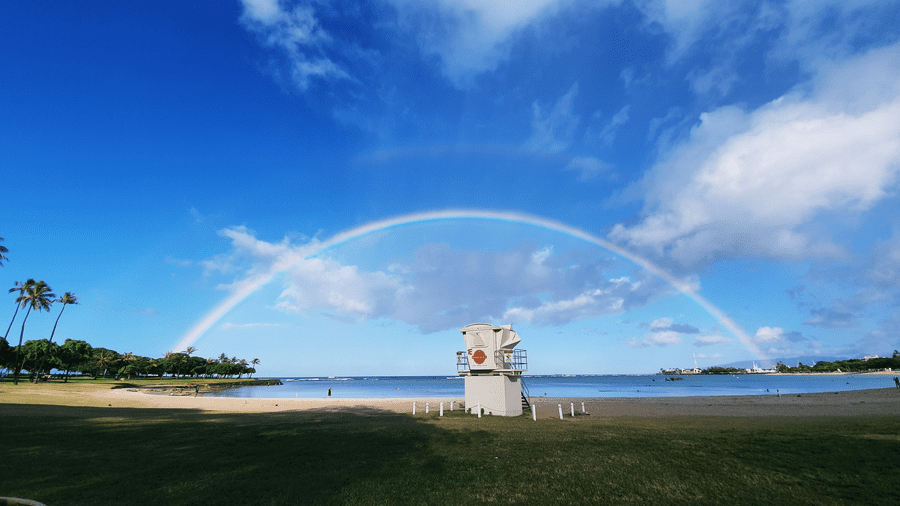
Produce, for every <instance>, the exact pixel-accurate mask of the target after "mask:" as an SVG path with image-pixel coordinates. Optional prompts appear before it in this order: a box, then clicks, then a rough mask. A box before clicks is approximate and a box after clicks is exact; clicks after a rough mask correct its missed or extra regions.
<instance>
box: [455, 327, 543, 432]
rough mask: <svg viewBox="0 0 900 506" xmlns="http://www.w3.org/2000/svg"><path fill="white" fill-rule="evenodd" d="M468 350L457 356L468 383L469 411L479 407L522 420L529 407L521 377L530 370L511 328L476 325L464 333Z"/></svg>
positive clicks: (486, 411) (488, 412)
mask: <svg viewBox="0 0 900 506" xmlns="http://www.w3.org/2000/svg"><path fill="white" fill-rule="evenodd" d="M460 332H462V335H463V339H464V340H465V342H466V350H465V351H460V352H457V354H456V368H457V372H458V373H459V375H460V376H463V377H464V378H465V382H466V408H467V409H469V408H475V407H476V406H478V405H479V404H480V405H481V408H482V409H484V411H485V413H486V414H490V415H499V416H519V415H521V414H522V407H523V404H526V405H527V403H528V400H527V397H526V396H525V394H524V393H523V391H522V373H523V372H524V371H527V370H528V369H527V368H528V359H527V355H526V352H525V350H515V349H513V348H515V347H516V345H517V344H519V342H520V341H521V339H519V335H518V334H516V332H515V331H513V329H512V325H501V326H496V325H490V324H488V323H473V324H471V325H466V326H465V327H463V328H462V329H460Z"/></svg>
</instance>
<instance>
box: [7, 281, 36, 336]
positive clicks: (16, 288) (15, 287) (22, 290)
mask: <svg viewBox="0 0 900 506" xmlns="http://www.w3.org/2000/svg"><path fill="white" fill-rule="evenodd" d="M28 283H34V280H33V279H29V280H28V281H26V282H24V283H23V282H21V281H16V283H15V285H13V287H12V288H10V289H9V293H13V292H19V296H20V297H21V296H22V295H24V294H25V285H26V284H28ZM18 314H19V299H16V312H15V313H13V319H12V320H11V321H10V322H9V327H6V335H5V336H3V339H6V340H9V329H11V328H12V324H13V322H15V321H16V315H18Z"/></svg>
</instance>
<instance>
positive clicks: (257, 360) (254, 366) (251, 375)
mask: <svg viewBox="0 0 900 506" xmlns="http://www.w3.org/2000/svg"><path fill="white" fill-rule="evenodd" d="M250 363H251V364H253V372H256V366H258V365H259V359H258V358H254V359H253V360H251V361H250ZM253 372H251V373H250V377H251V378H252V377H253Z"/></svg>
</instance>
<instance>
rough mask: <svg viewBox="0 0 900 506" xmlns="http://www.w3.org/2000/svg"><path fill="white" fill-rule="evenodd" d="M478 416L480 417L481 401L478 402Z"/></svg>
mask: <svg viewBox="0 0 900 506" xmlns="http://www.w3.org/2000/svg"><path fill="white" fill-rule="evenodd" d="M478 418H481V403H480V402H479V403H478Z"/></svg>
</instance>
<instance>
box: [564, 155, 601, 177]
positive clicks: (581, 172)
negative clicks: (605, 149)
mask: <svg viewBox="0 0 900 506" xmlns="http://www.w3.org/2000/svg"><path fill="white" fill-rule="evenodd" d="M611 168H612V166H611V165H609V164H608V163H606V162H603V161H601V160H598V159H597V158H594V157H592V156H576V157H575V158H572V160H571V161H570V162H569V164H568V165H566V169H565V170H571V171H575V172H577V173H578V180H579V181H591V180H594V179H597V178H598V177H600V175H602V174H607V173H609V172H610V169H611Z"/></svg>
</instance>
